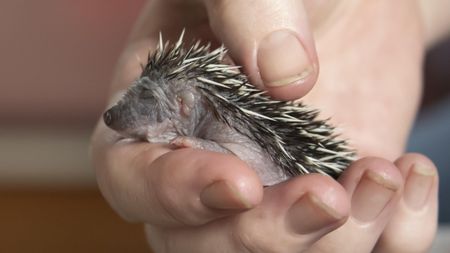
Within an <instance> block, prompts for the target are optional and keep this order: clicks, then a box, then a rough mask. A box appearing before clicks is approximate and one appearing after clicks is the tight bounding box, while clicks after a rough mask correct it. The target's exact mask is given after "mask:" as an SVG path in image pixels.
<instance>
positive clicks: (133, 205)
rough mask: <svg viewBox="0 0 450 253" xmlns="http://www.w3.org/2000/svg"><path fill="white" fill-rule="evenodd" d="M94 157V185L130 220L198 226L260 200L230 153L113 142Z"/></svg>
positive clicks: (258, 189) (251, 178)
mask: <svg viewBox="0 0 450 253" xmlns="http://www.w3.org/2000/svg"><path fill="white" fill-rule="evenodd" d="M96 157H97V158H96V160H97V161H99V162H98V163H97V164H96V168H97V173H98V178H99V185H100V189H101V190H102V192H103V193H104V195H105V197H106V198H107V199H108V202H109V203H111V205H112V206H113V207H114V208H115V209H116V210H117V211H118V212H119V213H120V214H121V215H122V216H123V217H124V218H126V219H128V220H131V221H141V222H147V223H152V224H157V225H160V226H182V225H200V224H204V223H206V222H208V221H211V220H213V219H217V218H219V217H223V216H227V215H231V214H234V213H237V212H242V211H243V210H246V209H248V208H252V207H253V206H254V205H256V204H257V203H259V202H260V200H261V198H262V185H261V183H260V182H259V178H258V176H257V175H256V173H255V172H254V171H253V170H252V169H250V168H248V167H247V165H246V164H245V163H244V162H242V161H241V160H239V159H238V158H236V157H234V156H231V155H224V154H219V153H214V152H206V151H201V150H195V149H180V150H176V151H170V150H168V149H167V147H164V146H159V145H155V144H148V143H126V144H124V143H120V142H119V143H117V144H116V145H114V146H113V147H112V148H109V150H108V151H107V152H106V155H105V156H104V157H100V156H99V155H97V156H96ZM102 161H106V162H103V163H102Z"/></svg>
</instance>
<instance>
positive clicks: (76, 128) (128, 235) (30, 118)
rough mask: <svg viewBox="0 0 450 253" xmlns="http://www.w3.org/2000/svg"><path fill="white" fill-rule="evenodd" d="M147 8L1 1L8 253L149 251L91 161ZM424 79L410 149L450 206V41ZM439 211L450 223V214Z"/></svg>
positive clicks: (1, 131) (2, 247) (0, 187)
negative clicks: (118, 73)
mask: <svg viewBox="0 0 450 253" xmlns="http://www.w3.org/2000/svg"><path fill="white" fill-rule="evenodd" d="M143 2H144V0H131V1H106V0H80V1H71V0H40V1H27V0H0V57H1V58H0V87H1V90H0V252H49V253H51V252H123V251H126V252H148V249H147V245H146V244H145V240H144V234H143V230H142V227H141V226H140V225H138V224H128V223H126V222H124V221H122V220H121V219H120V218H119V217H118V216H117V215H116V214H115V213H114V212H113V211H112V210H111V209H110V208H109V206H108V205H107V204H106V203H105V201H104V200H103V198H102V197H101V195H100V193H99V192H98V190H97V188H96V183H95V177H94V173H93V170H92V168H91V166H90V164H89V161H88V157H87V153H88V145H89V136H90V134H91V131H92V129H93V127H94V125H95V122H96V120H97V118H98V116H99V115H100V114H101V113H102V111H103V109H104V105H105V103H106V94H107V87H108V83H109V81H110V77H111V76H112V72H113V68H114V65H115V62H116V60H117V58H118V54H119V53H120V51H121V49H122V47H123V46H124V43H125V41H126V38H127V34H128V33H129V30H130V28H131V26H132V24H133V22H134V19H135V18H136V16H137V14H138V12H139V9H140V7H141V6H142V4H143ZM425 73H426V80H425V82H426V90H425V98H424V101H423V108H422V109H421V114H420V118H419V120H418V122H417V124H416V127H415V130H414V131H413V134H412V138H411V142H410V147H409V149H410V150H412V151H419V152H423V153H425V154H427V155H429V156H430V157H431V158H432V159H433V160H434V161H435V162H436V163H437V165H438V167H439V168H440V170H441V174H442V177H441V180H442V181H441V198H444V197H442V195H443V194H449V193H450V185H449V183H448V182H450V179H448V178H450V176H449V175H448V174H449V173H450V172H449V171H448V169H449V168H448V165H449V164H450V140H449V139H450V109H449V108H450V84H449V82H450V43H449V40H447V42H443V43H441V44H439V45H437V46H436V47H434V48H433V49H432V50H430V51H429V53H428V57H427V60H426V66H425ZM445 173H447V175H445ZM445 198H446V199H448V196H446V197H445ZM443 202H444V201H441V203H443ZM447 202H448V201H447ZM444 203H445V202H444ZM440 211H441V214H442V215H441V222H443V223H444V222H450V205H447V206H445V205H441V210H440Z"/></svg>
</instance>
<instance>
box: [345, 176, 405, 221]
mask: <svg viewBox="0 0 450 253" xmlns="http://www.w3.org/2000/svg"><path fill="white" fill-rule="evenodd" d="M397 189H398V186H397V185H396V184H395V183H394V182H392V181H390V180H389V179H387V178H386V177H384V176H383V175H381V174H378V173H376V172H374V171H371V170H369V171H366V172H365V173H364V175H363V176H362V178H361V180H360V181H359V184H358V186H357V187H356V189H355V192H354V193H353V196H352V215H353V217H354V218H356V219H358V220H359V221H363V222H368V221H372V220H374V219H375V218H376V217H377V216H378V215H379V214H380V213H381V212H382V211H383V209H384V207H385V206H386V205H387V204H388V202H389V201H390V200H391V199H392V197H393V196H394V194H395V192H396V191H397Z"/></svg>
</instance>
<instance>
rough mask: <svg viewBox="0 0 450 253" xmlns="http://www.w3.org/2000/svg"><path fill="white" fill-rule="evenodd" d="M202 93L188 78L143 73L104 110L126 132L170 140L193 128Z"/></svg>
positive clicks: (112, 124)
mask: <svg viewBox="0 0 450 253" xmlns="http://www.w3.org/2000/svg"><path fill="white" fill-rule="evenodd" d="M199 97H200V95H199V94H198V93H197V92H195V90H194V89H193V88H192V86H191V85H189V84H187V83H186V82H185V81H183V82H182V81H179V80H175V81H174V80H172V81H166V80H158V81H152V80H150V79H149V78H148V77H142V78H140V79H139V80H137V81H136V83H135V84H134V85H132V86H131V87H130V88H129V89H128V91H127V92H126V93H125V95H124V96H123V97H122V98H121V100H120V101H119V102H117V104H116V105H114V106H113V107H111V108H110V109H108V110H107V111H106V112H105V113H104V114H103V119H104V122H105V124H106V125H107V126H108V127H110V128H112V129H113V130H116V131H117V132H119V133H121V134H122V135H123V136H126V137H133V138H138V139H147V140H149V141H151V142H166V141H167V140H168V139H169V140H170V139H172V138H174V137H176V136H178V135H189V133H191V132H192V131H193V129H192V128H194V127H195V124H196V121H197V120H198V116H197V113H196V112H197V110H196V109H195V108H196V103H197V102H198V100H199V99H198V98H199Z"/></svg>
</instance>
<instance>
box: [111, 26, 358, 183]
mask: <svg viewBox="0 0 450 253" xmlns="http://www.w3.org/2000/svg"><path fill="white" fill-rule="evenodd" d="M225 53H226V50H225V49H224V48H223V47H220V48H218V49H215V50H213V51H210V45H201V44H200V42H199V41H197V42H196V43H192V44H191V45H190V46H189V47H185V45H184V43H183V34H182V35H181V36H180V39H179V40H178V42H176V43H175V44H174V45H170V44H169V43H168V42H166V43H163V42H162V39H161V37H160V42H159V46H158V49H157V50H156V52H154V53H153V54H151V55H149V59H148V63H147V64H146V65H145V66H143V72H142V74H141V76H140V78H139V79H138V80H136V81H135V82H134V83H133V84H132V85H131V86H130V87H129V89H128V90H127V92H126V93H125V94H124V95H123V97H122V98H121V99H120V101H118V102H117V104H115V105H114V106H112V107H111V108H110V109H109V110H107V111H106V112H105V113H104V115H103V117H104V122H105V124H106V125H107V126H109V127H110V128H112V129H114V130H116V131H117V132H119V133H120V134H121V135H123V136H124V137H132V138H138V139H144V140H147V141H149V142H151V143H170V144H172V145H173V146H174V147H191V148H199V149H204V150H210V151H215V152H222V153H229V154H234V155H236V156H238V157H239V158H240V159H242V160H243V161H245V162H246V163H247V164H248V165H249V166H250V167H251V168H253V169H254V170H255V171H256V172H257V174H258V175H259V177H260V178H261V180H262V183H263V184H264V185H266V186H268V185H273V184H276V183H279V182H281V181H284V180H286V179H288V178H290V177H293V176H296V175H300V174H308V173H315V172H318V173H322V174H327V175H330V176H332V177H334V178H336V177H337V176H339V174H340V173H341V172H342V171H343V170H344V169H345V168H346V167H347V166H348V165H349V163H350V162H351V161H352V157H353V152H352V151H351V150H350V149H348V147H347V146H346V143H345V141H343V140H338V139H337V138H336V134H335V133H333V131H334V128H333V127H331V126H330V125H328V124H327V122H325V121H322V120H318V119H317V115H318V111H317V110H311V109H309V108H307V107H306V106H304V105H302V104H301V103H295V102H285V101H277V100H273V99H272V98H270V97H269V96H268V95H267V94H266V92H265V91H261V90H259V89H257V88H255V87H254V86H253V85H251V84H250V83H249V82H248V80H247V78H246V76H244V75H243V74H241V73H240V71H239V67H236V66H230V65H226V64H224V63H222V59H223V57H224V55H225Z"/></svg>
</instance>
